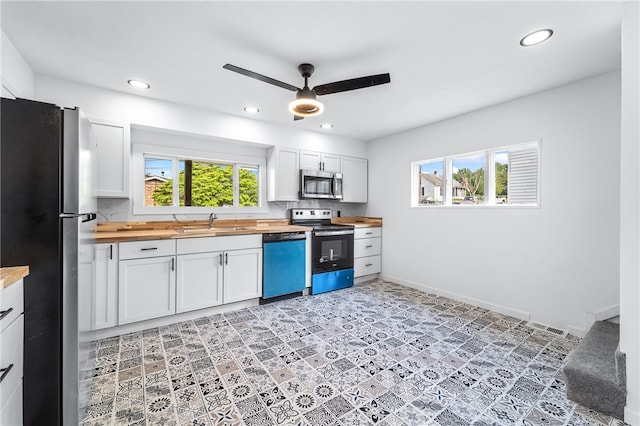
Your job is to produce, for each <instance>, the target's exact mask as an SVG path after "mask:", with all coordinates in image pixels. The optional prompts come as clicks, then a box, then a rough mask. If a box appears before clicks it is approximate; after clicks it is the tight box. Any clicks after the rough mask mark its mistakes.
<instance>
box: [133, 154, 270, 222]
mask: <svg viewBox="0 0 640 426" xmlns="http://www.w3.org/2000/svg"><path fill="white" fill-rule="evenodd" d="M133 151H134V152H133V161H134V175H135V181H134V197H135V198H134V214H175V213H181V214H184V213H198V214H202V213H205V212H206V213H211V212H220V213H240V212H243V213H250V212H262V211H263V210H265V209H266V200H265V199H264V195H263V194H265V188H264V187H265V177H264V172H265V169H266V159H265V158H261V157H247V156H242V155H233V154H216V153H210V152H197V151H193V150H187V149H180V148H177V147H166V146H150V145H142V144H136V145H134V149H133Z"/></svg>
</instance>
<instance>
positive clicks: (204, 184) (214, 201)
mask: <svg viewBox="0 0 640 426" xmlns="http://www.w3.org/2000/svg"><path fill="white" fill-rule="evenodd" d="M180 163H181V166H182V165H183V164H187V163H189V161H184V160H181V161H180ZM190 163H191V164H190V169H191V202H190V203H189V204H188V205H190V206H199V207H223V206H233V166H232V165H229V164H215V163H198V162H195V161H193V162H190ZM181 168H182V170H181V171H180V173H179V175H178V188H179V205H180V206H185V205H186V202H187V201H188V197H186V193H188V188H185V180H186V181H188V179H186V178H187V177H188V176H187V173H188V172H187V171H186V170H189V166H188V165H187V167H181ZM239 176H240V182H239V186H240V191H239V192H240V194H239V196H240V199H239V203H238V204H239V205H240V206H243V207H246V206H257V205H258V177H257V169H247V168H240V170H239ZM185 189H187V191H185ZM153 199H154V201H155V204H156V205H157V206H171V205H172V204H173V179H168V180H167V181H166V182H164V183H163V184H162V185H160V186H159V187H158V188H157V189H156V190H155V191H154V192H153ZM185 200H187V201H185Z"/></svg>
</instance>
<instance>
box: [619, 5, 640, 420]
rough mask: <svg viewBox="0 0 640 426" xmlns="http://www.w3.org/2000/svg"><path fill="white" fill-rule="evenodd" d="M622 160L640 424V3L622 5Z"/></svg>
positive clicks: (627, 309)
mask: <svg viewBox="0 0 640 426" xmlns="http://www.w3.org/2000/svg"><path fill="white" fill-rule="evenodd" d="M624 8H625V9H624V17H623V22H622V58H623V59H622V135H621V136H622V141H621V156H620V193H621V194H623V196H622V197H620V349H621V350H622V351H623V352H625V353H626V354H627V406H626V407H625V418H624V420H625V421H626V422H627V423H629V424H633V425H640V313H639V306H640V291H639V289H638V287H639V286H640V170H639V169H640V101H639V99H640V81H639V80H640V47H639V45H638V40H640V4H639V3H638V2H627V3H626V4H625V5H624Z"/></svg>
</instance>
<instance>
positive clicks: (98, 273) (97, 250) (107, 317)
mask: <svg viewBox="0 0 640 426" xmlns="http://www.w3.org/2000/svg"><path fill="white" fill-rule="evenodd" d="M91 305H92V306H91V329H92V330H100V329H103V328H107V327H113V326H115V325H117V323H118V244H117V243H105V244H96V245H94V262H93V289H92V291H91Z"/></svg>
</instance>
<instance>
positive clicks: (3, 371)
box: [0, 364, 13, 383]
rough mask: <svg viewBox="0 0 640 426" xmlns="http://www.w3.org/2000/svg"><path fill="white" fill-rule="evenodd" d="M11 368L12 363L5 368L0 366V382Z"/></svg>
mask: <svg viewBox="0 0 640 426" xmlns="http://www.w3.org/2000/svg"><path fill="white" fill-rule="evenodd" d="M12 368H13V364H9V366H8V367H7V368H0V371H1V372H2V376H0V383H2V381H3V380H4V378H5V377H7V374H9V371H11V369H12Z"/></svg>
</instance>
